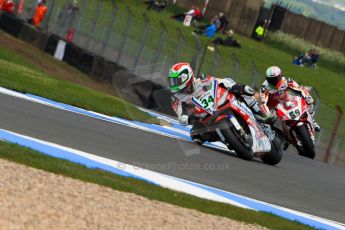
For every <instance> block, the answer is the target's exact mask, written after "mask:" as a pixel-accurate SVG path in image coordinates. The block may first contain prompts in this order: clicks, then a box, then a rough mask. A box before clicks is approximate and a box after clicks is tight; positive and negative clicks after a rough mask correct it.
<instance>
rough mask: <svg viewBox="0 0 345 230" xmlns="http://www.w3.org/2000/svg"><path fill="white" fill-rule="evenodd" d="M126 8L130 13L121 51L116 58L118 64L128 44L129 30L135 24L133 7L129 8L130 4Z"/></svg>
mask: <svg viewBox="0 0 345 230" xmlns="http://www.w3.org/2000/svg"><path fill="white" fill-rule="evenodd" d="M126 10H127V13H128V17H127V23H126V28H127V29H126V30H125V33H124V35H123V40H122V42H121V46H120V51H119V53H118V55H117V58H116V62H117V63H118V64H119V63H120V61H121V58H122V54H123V51H124V50H125V46H126V43H127V39H128V35H129V31H130V30H131V28H132V24H133V13H132V11H131V9H130V8H129V6H126Z"/></svg>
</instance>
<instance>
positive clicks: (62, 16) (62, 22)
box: [56, 0, 69, 36]
mask: <svg viewBox="0 0 345 230" xmlns="http://www.w3.org/2000/svg"><path fill="white" fill-rule="evenodd" d="M68 3H69V0H65V3H64V4H63V7H62V8H61V9H60V11H58V14H57V24H58V29H57V32H56V33H57V34H58V35H60V36H64V35H65V30H66V28H65V27H67V25H66V22H67V8H68Z"/></svg>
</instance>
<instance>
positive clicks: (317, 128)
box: [309, 106, 321, 132]
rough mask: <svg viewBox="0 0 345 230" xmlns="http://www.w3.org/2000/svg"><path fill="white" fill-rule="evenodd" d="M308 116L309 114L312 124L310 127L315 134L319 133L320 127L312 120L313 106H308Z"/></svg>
mask: <svg viewBox="0 0 345 230" xmlns="http://www.w3.org/2000/svg"><path fill="white" fill-rule="evenodd" d="M309 114H310V117H311V122H312V125H313V127H314V130H315V132H320V130H321V127H320V125H319V124H318V123H317V122H316V121H315V119H314V115H315V112H314V107H313V106H310V109H309Z"/></svg>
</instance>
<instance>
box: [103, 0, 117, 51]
mask: <svg viewBox="0 0 345 230" xmlns="http://www.w3.org/2000/svg"><path fill="white" fill-rule="evenodd" d="M111 2H112V5H113V11H112V13H111V21H110V23H109V25H108V26H107V28H106V32H105V35H104V37H103V39H102V49H101V54H102V56H104V54H105V50H106V48H107V44H108V41H109V38H110V35H111V31H112V29H113V26H114V24H115V21H116V18H117V12H118V11H119V7H118V5H116V4H115V1H114V0H113V1H111Z"/></svg>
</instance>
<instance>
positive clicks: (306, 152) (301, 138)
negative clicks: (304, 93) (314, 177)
mask: <svg viewBox="0 0 345 230" xmlns="http://www.w3.org/2000/svg"><path fill="white" fill-rule="evenodd" d="M280 98H281V99H280V100H279V103H277V104H276V105H275V106H274V111H275V112H276V114H277V117H278V119H279V120H280V121H281V122H282V131H283V135H284V137H285V139H287V141H288V142H289V143H291V144H293V145H294V146H295V147H296V148H297V150H298V152H299V154H300V155H302V156H305V157H308V158H311V159H314V157H315V147H314V142H315V130H314V126H313V125H312V122H313V120H312V117H311V115H310V113H309V109H310V108H309V105H308V104H307V103H306V101H305V100H304V98H303V97H301V95H299V94H298V93H296V92H294V91H293V90H285V91H284V92H283V94H281V95H280ZM274 111H272V112H274Z"/></svg>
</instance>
